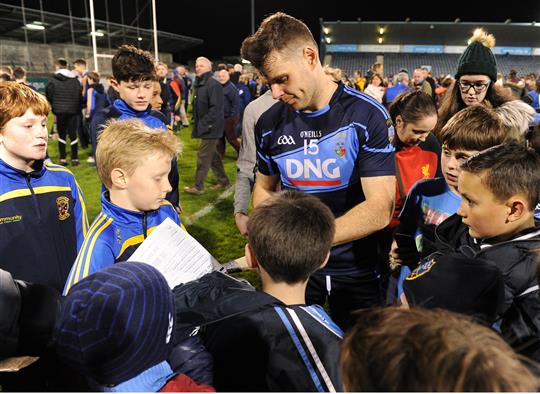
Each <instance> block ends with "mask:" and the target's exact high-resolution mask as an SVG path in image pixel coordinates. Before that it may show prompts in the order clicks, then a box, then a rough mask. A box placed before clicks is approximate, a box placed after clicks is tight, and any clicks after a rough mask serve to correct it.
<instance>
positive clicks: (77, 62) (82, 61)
mask: <svg viewBox="0 0 540 394" xmlns="http://www.w3.org/2000/svg"><path fill="white" fill-rule="evenodd" d="M73 64H74V65H75V64H80V65H82V66H85V67H86V60H84V59H82V58H78V59H75V61H74V62H73Z"/></svg>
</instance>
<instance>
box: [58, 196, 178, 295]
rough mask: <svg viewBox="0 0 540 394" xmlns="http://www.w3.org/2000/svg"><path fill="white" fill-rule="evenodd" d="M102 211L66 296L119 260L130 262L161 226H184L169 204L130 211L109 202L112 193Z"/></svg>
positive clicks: (80, 253) (102, 197)
mask: <svg viewBox="0 0 540 394" xmlns="http://www.w3.org/2000/svg"><path fill="white" fill-rule="evenodd" d="M101 207H102V209H101V212H100V214H99V215H98V216H97V217H96V219H95V220H94V222H93V223H92V225H91V226H90V229H89V230H88V234H87V235H86V237H85V239H84V243H83V245H82V248H81V250H80V251H79V254H78V256H77V259H74V261H75V263H74V264H73V267H71V272H70V273H69V277H68V279H67V282H66V286H65V288H64V294H67V293H68V291H69V289H70V288H71V287H72V286H73V285H75V284H76V283H77V282H79V281H80V280H82V279H83V278H85V277H87V276H88V275H90V274H92V273H94V272H96V271H99V270H101V269H103V268H105V267H108V266H109V265H111V264H114V263H117V262H119V261H126V260H128V259H129V257H130V256H131V255H132V254H133V252H135V250H136V249H137V248H138V247H139V245H140V244H141V243H142V242H143V241H144V240H145V239H146V237H147V236H148V234H150V233H151V232H152V231H153V230H154V229H155V228H156V227H157V226H158V225H160V224H161V222H163V221H164V220H165V219H166V218H171V219H172V220H173V221H174V222H175V223H177V224H178V225H180V218H179V217H178V213H177V212H176V211H175V209H174V207H173V206H172V204H171V203H169V202H168V201H164V202H162V205H161V206H160V207H159V209H157V210H155V211H148V212H136V211H130V210H128V209H124V208H121V207H119V206H118V205H115V204H113V203H112V202H110V201H109V198H108V192H104V193H103V194H102V195H101Z"/></svg>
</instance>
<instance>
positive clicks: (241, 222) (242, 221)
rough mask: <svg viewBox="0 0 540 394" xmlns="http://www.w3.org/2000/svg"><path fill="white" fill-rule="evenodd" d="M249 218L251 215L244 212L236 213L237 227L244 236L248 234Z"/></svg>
mask: <svg viewBox="0 0 540 394" xmlns="http://www.w3.org/2000/svg"><path fill="white" fill-rule="evenodd" d="M248 220H249V216H248V215H246V214H245V213H242V212H236V213H235V214H234V221H235V223H236V227H237V228H238V231H240V234H242V235H243V236H244V237H245V236H247V223H248Z"/></svg>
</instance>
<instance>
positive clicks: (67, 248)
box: [0, 82, 88, 291]
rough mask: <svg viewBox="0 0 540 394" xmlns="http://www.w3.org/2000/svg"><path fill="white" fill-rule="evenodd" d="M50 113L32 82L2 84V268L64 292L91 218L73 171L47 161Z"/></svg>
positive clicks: (0, 113) (0, 174)
mask: <svg viewBox="0 0 540 394" xmlns="http://www.w3.org/2000/svg"><path fill="white" fill-rule="evenodd" d="M48 113H49V104H48V103H47V100H46V99H45V97H44V96H42V95H41V94H39V93H37V92H35V91H34V90H32V89H31V88H29V87H28V86H26V85H23V84H20V83H17V82H3V83H1V84H0V256H1V258H0V268H1V269H4V270H6V271H8V272H9V273H11V275H12V276H13V278H15V279H21V280H24V281H29V282H34V283H39V284H43V285H48V286H51V287H54V288H56V289H57V290H59V291H61V290H62V288H63V286H64V283H65V281H66V278H67V276H68V273H69V269H70V267H71V263H72V262H73V260H74V259H75V257H76V256H77V252H78V250H79V248H80V247H81V245H82V243H83V240H84V236H85V235H86V231H87V228H88V221H87V217H86V207H85V204H84V199H83V195H82V192H81V190H80V188H79V186H78V185H77V182H76V181H75V178H74V177H73V174H72V173H71V172H70V171H69V170H67V169H66V168H64V167H62V166H58V165H44V164H43V160H44V159H45V155H46V151H47V137H48V132H47V127H46V123H47V115H48Z"/></svg>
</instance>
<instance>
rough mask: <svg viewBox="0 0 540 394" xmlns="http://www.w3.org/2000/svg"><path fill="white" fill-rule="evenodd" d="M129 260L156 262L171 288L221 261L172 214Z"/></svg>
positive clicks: (208, 269) (147, 262)
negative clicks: (182, 227) (177, 222)
mask: <svg viewBox="0 0 540 394" xmlns="http://www.w3.org/2000/svg"><path fill="white" fill-rule="evenodd" d="M128 261H138V262H141V263H146V264H149V265H152V266H154V267H155V268H157V269H158V270H159V271H160V272H161V273H162V274H163V276H164V277H165V279H167V282H168V283H169V286H170V287H171V289H172V288H174V287H175V286H178V285H179V284H182V283H186V282H189V281H191V280H195V279H198V278H200V277H201V276H203V275H205V274H207V273H209V272H211V271H212V267H213V266H214V264H219V263H218V262H217V260H216V259H215V258H214V257H212V255H211V254H210V253H209V252H208V251H207V250H206V249H205V248H204V247H203V246H202V245H201V244H200V243H199V242H197V240H196V239H195V238H193V237H192V236H191V235H189V234H188V233H187V232H186V231H184V230H182V229H181V228H180V227H179V226H178V225H177V224H176V223H175V222H173V221H172V220H171V219H169V218H167V219H165V220H164V221H163V222H162V223H161V224H160V225H159V226H157V227H156V228H155V229H154V231H152V233H151V234H150V235H149V236H148V238H146V239H145V240H144V242H143V243H142V244H141V245H140V246H139V247H138V248H137V250H136V251H135V253H133V254H132V255H131V257H130V258H129V260H128Z"/></svg>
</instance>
